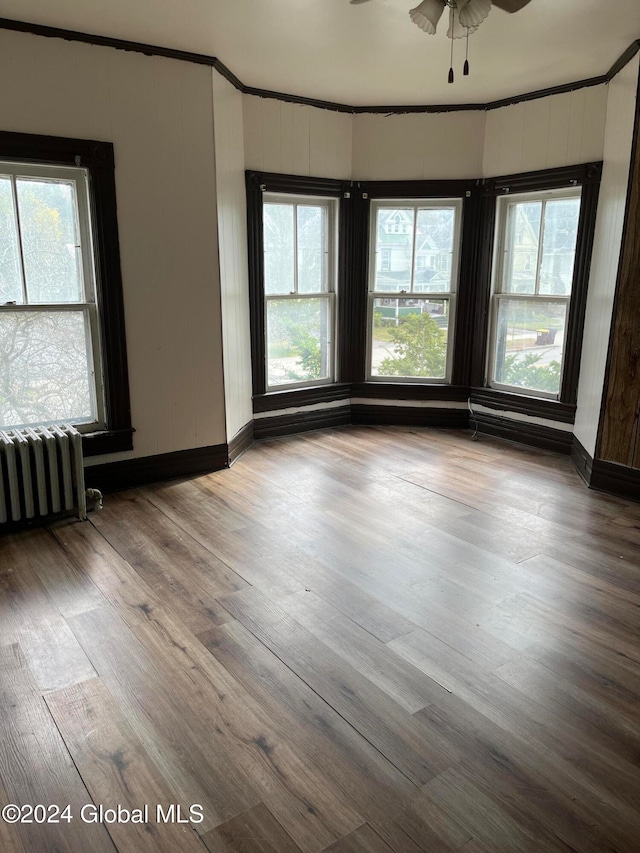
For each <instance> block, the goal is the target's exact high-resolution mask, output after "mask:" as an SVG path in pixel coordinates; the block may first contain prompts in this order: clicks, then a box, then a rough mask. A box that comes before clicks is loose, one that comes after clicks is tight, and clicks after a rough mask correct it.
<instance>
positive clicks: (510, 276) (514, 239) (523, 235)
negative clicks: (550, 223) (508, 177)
mask: <svg viewBox="0 0 640 853" xmlns="http://www.w3.org/2000/svg"><path fill="white" fill-rule="evenodd" d="M541 215H542V202H540V201H534V202H525V203H522V204H510V205H509V208H508V212H507V233H506V240H505V247H504V249H505V258H504V280H503V283H502V290H503V291H504V292H505V293H535V290H536V272H537V266H538V242H539V239H540V217H541Z"/></svg>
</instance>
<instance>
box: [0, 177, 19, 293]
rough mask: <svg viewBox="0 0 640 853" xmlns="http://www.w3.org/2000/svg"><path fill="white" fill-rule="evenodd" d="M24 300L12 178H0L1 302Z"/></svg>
mask: <svg viewBox="0 0 640 853" xmlns="http://www.w3.org/2000/svg"><path fill="white" fill-rule="evenodd" d="M22 301H23V300H22V275H21V274H20V256H19V253H18V232H17V230H16V217H15V212H14V209H13V192H12V191H11V179H10V178H0V304H3V303H4V302H18V303H20V302H22Z"/></svg>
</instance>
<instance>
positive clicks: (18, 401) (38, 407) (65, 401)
mask: <svg viewBox="0 0 640 853" xmlns="http://www.w3.org/2000/svg"><path fill="white" fill-rule="evenodd" d="M88 351H90V350H89V332H88V323H86V322H85V314H84V312H83V311H49V312H46V311H37V312H33V311H29V312H26V311H3V312H2V313H1V314H0V388H1V390H0V428H8V427H12V426H21V425H24V424H43V423H44V424H46V423H51V422H54V421H73V422H74V423H77V422H79V421H92V420H94V419H95V412H94V408H93V401H92V394H91V390H90V389H91V387H92V377H91V368H90V362H89V360H88V357H87V352H88Z"/></svg>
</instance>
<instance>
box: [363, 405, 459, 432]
mask: <svg viewBox="0 0 640 853" xmlns="http://www.w3.org/2000/svg"><path fill="white" fill-rule="evenodd" d="M351 423H352V424H363V425H365V426H377V425H380V426H424V427H449V428H452V429H466V428H467V426H468V425H469V412H468V411H467V410H466V409H443V408H440V407H435V406H434V407H429V406H380V405H376V404H368V403H365V404H359V403H354V404H352V406H351Z"/></svg>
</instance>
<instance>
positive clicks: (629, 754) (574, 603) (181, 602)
mask: <svg viewBox="0 0 640 853" xmlns="http://www.w3.org/2000/svg"><path fill="white" fill-rule="evenodd" d="M639 544H640V504H637V503H632V502H628V501H624V500H621V499H617V498H613V497H608V496H606V495H603V494H599V493H596V492H591V491H588V490H587V489H586V488H585V487H584V485H583V484H582V483H581V481H580V480H579V478H578V475H577V474H576V472H575V470H574V469H573V467H572V465H571V463H570V461H569V460H568V459H566V458H564V457H559V456H555V455H552V454H547V453H543V452H539V451H535V450H531V449H527V448H521V447H517V446H514V445H509V444H507V443H501V442H499V441H494V440H490V439H487V438H482V439H481V440H480V441H479V442H477V443H476V442H472V441H471V439H470V437H469V434H468V433H463V432H447V431H436V430H418V429H398V428H387V427H385V428H362V427H346V428H341V429H337V430H334V431H326V432H318V433H308V434H304V435H301V436H296V437H292V438H288V439H280V440H276V441H267V442H263V443H261V444H257V445H254V446H253V447H252V448H251V449H250V450H249V451H247V452H246V453H245V454H244V455H243V456H242V457H241V458H240V459H239V460H238V462H237V463H236V464H235V465H234V467H233V468H232V469H231V470H229V471H223V472H219V473H216V474H211V475H208V476H202V477H198V478H194V479H190V480H184V481H174V482H171V483H165V484H160V485H156V486H151V487H147V488H140V489H137V490H134V491H130V492H125V493H121V494H119V495H111V496H108V497H107V499H106V501H105V508H104V510H103V511H102V512H100V513H95V514H92V515H91V516H90V521H89V522H86V523H80V522H75V521H66V522H61V523H58V524H56V525H53V526H51V527H49V528H45V529H39V530H34V531H30V532H25V533H23V534H17V535H11V536H6V537H4V538H3V539H2V540H0V560H1V562H0V801H1V805H3V806H4V805H5V804H9V803H15V804H17V805H19V806H26V805H28V804H31V805H36V804H43V805H45V806H50V805H54V804H55V805H57V806H59V807H60V808H61V809H63V808H64V807H65V806H66V805H67V804H68V805H69V806H70V809H69V811H68V812H67V815H68V816H71V820H70V821H67V820H65V819H63V820H62V822H58V823H47V822H45V823H42V822H39V819H40V818H41V817H42V815H41V814H40V813H38V814H34V816H33V818H34V820H33V822H31V823H20V824H12V823H9V822H7V821H2V820H0V849H1V850H2V853H14V851H15V853H30V851H33V853H43V851H52V852H53V851H56V853H88V851H91V853H102V851H112V853H113V851H115V850H117V851H120V853H129V851H133V853H137V851H167V853H169V851H171V853H176V852H177V851H192V850H193V851H198V850H200V851H203V853H205V851H207V850H209V851H211V853H223V851H233V853H300V851H302V853H320V851H326V853H420V851H423V853H424V851H428V853H448V851H449V853H450V851H456V850H459V851H464V853H561V851H564V853H566V852H567V851H575V853H596V852H597V853H600V852H601V851H603V853H604V851H607V853H614V851H617V853H633V851H640V806H639V803H640V763H639V757H640V725H639V718H640V710H639V709H640V639H639V631H638V628H639V623H640V619H639V615H640V560H639V556H638V555H639V549H638V545H639ZM171 804H173V805H174V810H173V812H170V811H169V807H170V806H171ZM98 805H102V806H103V807H104V808H107V809H117V808H118V806H121V808H122V809H126V810H129V811H130V810H135V809H142V807H144V806H145V805H146V806H148V807H149V813H148V815H147V814H144V813H143V812H139V814H138V816H139V818H140V820H141V821H142V822H138V823H133V822H129V823H126V822H119V823H118V822H109V818H110V817H111V815H109V814H107V820H106V821H105V822H103V823H100V822H92V820H93V815H94V813H95V811H96V809H95V806H98ZM157 805H160V806H161V807H162V809H163V814H164V815H166V816H168V817H169V820H168V822H166V823H165V822H163V821H162V816H163V815H162V814H160V815H159V814H158V813H157V810H156V807H157ZM83 806H85V808H84V811H83ZM178 807H179V811H178ZM190 807H194V810H193V811H192V812H191V817H192V818H194V820H193V822H189V816H190ZM49 816H52V813H51V812H50V813H49ZM54 816H55V815H54ZM83 816H84V820H83ZM124 816H126V813H124V812H122V811H121V818H122V817H124ZM200 816H202V820H199V818H200ZM178 817H180V818H181V820H180V821H178V820H177V818H178ZM145 818H146V821H145Z"/></svg>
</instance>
